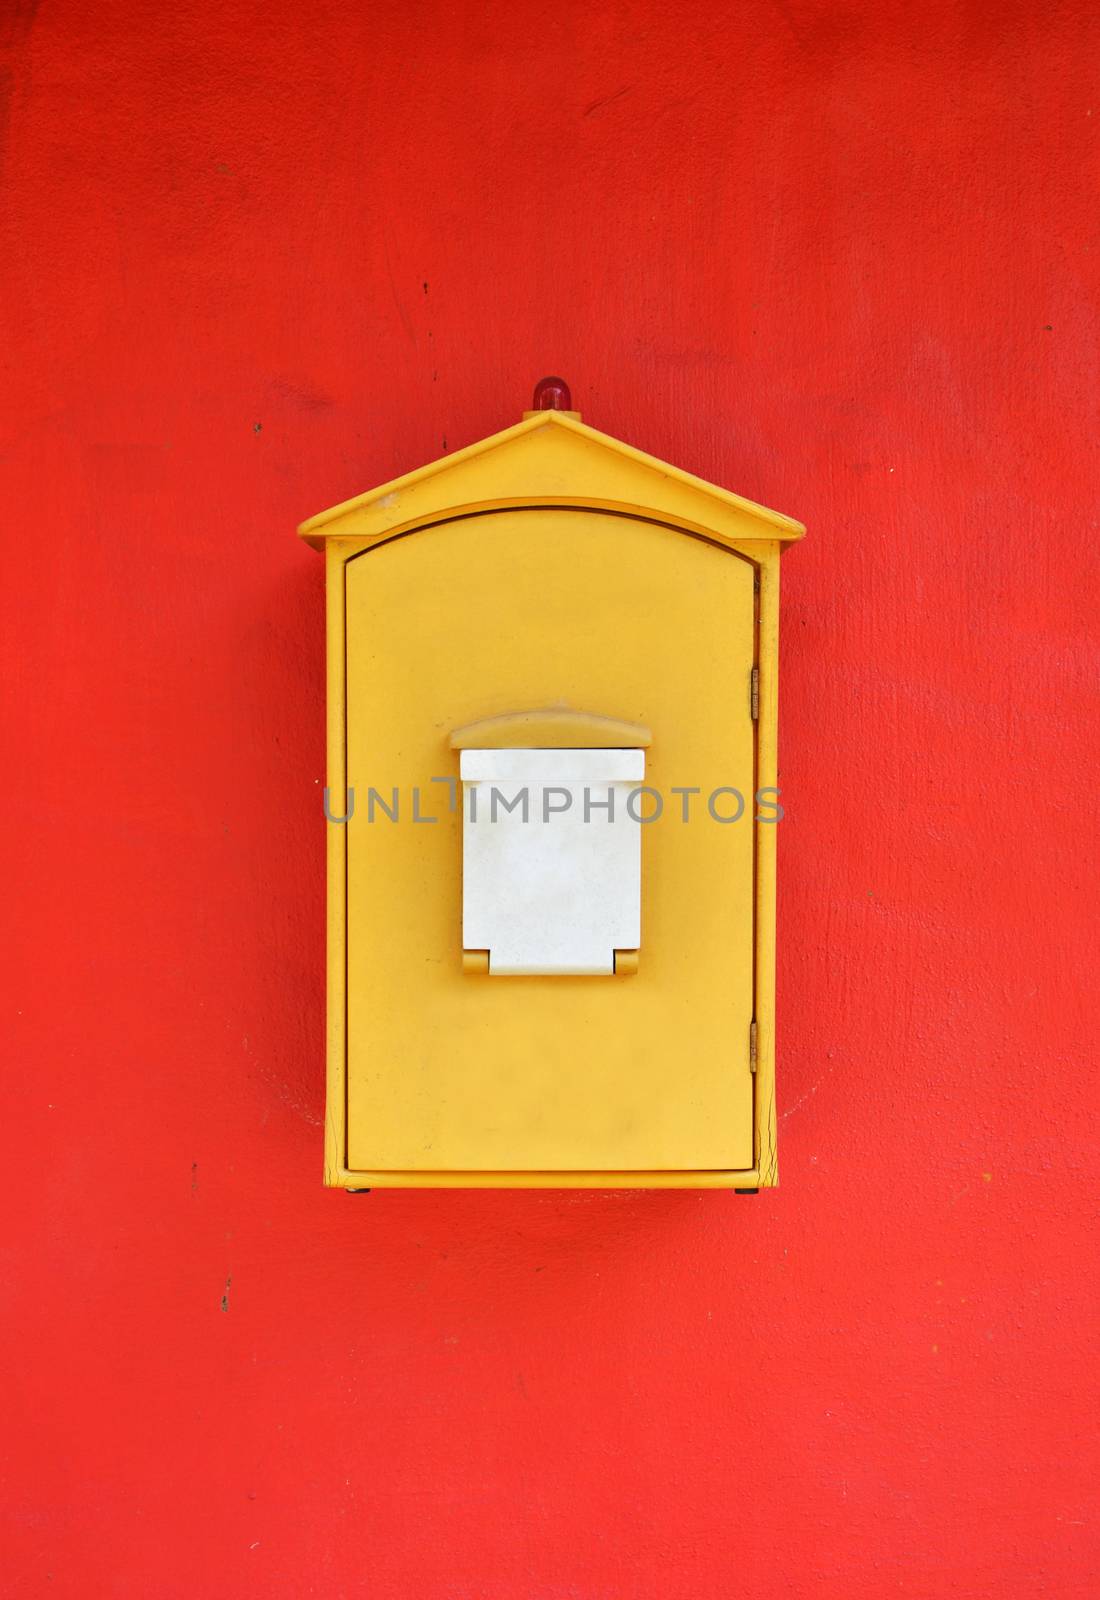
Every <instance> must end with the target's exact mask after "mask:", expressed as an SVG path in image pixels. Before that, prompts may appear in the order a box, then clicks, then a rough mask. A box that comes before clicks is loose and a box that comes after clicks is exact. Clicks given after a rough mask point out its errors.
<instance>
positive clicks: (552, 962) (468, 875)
mask: <svg viewBox="0 0 1100 1600" xmlns="http://www.w3.org/2000/svg"><path fill="white" fill-rule="evenodd" d="M460 771H461V777H462V802H463V824H462V943H463V946H464V947H465V950H466V951H467V952H473V951H488V970H489V974H490V975H494V974H495V975H497V976H520V975H524V974H527V975H543V976H549V975H568V974H578V975H600V974H606V975H610V974H612V973H614V971H615V969H616V951H619V952H627V951H629V952H636V951H637V950H638V947H639V945H640V943H641V867H642V858H641V830H640V826H639V823H638V818H639V817H640V816H642V815H644V813H643V811H642V805H643V803H644V798H643V797H640V796H639V797H635V796H634V794H633V791H634V790H635V789H637V788H638V786H639V785H640V784H642V783H643V782H644V779H645V751H644V750H641V749H637V750H634V749H615V750H597V749H578V750H549V749H515V748H510V749H502V750H477V749H473V750H471V749H465V750H463V751H462V752H461V764H460Z"/></svg>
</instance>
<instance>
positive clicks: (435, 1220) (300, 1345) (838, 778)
mask: <svg viewBox="0 0 1100 1600" xmlns="http://www.w3.org/2000/svg"><path fill="white" fill-rule="evenodd" d="M2 28H3V34H4V41H5V48H6V56H7V63H8V72H7V76H6V79H5V83H6V87H7V90H8V101H7V111H6V121H5V124H4V128H5V134H6V144H5V151H4V155H3V181H4V188H5V191H6V197H7V205H6V211H5V214H4V220H3V223H2V228H3V234H2V241H0V242H2V256H3V268H2V271H3V291H4V303H5V309H4V317H5V330H4V349H3V370H4V376H3V391H4V402H3V403H4V420H3V431H2V441H0V444H2V457H3V461H2V466H3V474H4V480H3V522H4V525H5V533H4V547H3V582H2V586H0V597H2V605H3V613H4V615H3V652H4V662H3V675H4V694H5V698H6V711H5V737H6V741H7V756H6V760H5V763H4V765H5V779H6V786H7V790H8V807H9V809H8V813H7V822H6V825H5V826H4V828H3V830H2V834H0V849H2V853H3V861H2V870H0V882H2V884H3V922H4V945H3V1012H4V1028H5V1042H4V1045H3V1089H2V1093H3V1101H4V1109H3V1119H4V1122H3V1125H4V1129H5V1135H6V1146H7V1151H6V1155H5V1157H4V1160H3V1164H2V1168H0V1175H2V1178H0V1181H2V1184H3V1197H2V1198H3V1217H4V1225H3V1231H4V1235H5V1244H4V1250H3V1258H2V1260H3V1265H2V1270H0V1283H2V1298H3V1304H4V1319H5V1340H6V1354H5V1356H4V1362H3V1372H4V1379H3V1396H4V1399H3V1407H2V1412H3V1422H2V1425H0V1435H2V1436H0V1477H2V1483H0V1491H2V1492H0V1516H2V1521H3V1535H2V1545H3V1555H2V1562H0V1593H2V1595H3V1596H4V1597H18V1600H22V1597H25V1596H40V1595H41V1596H57V1597H62V1596H65V1597H74V1600H100V1597H103V1600H112V1597H126V1600H131V1597H133V1600H160V1597H165V1600H174V1597H177V1596H178V1597H180V1600H184V1597H186V1600H194V1597H195V1596H199V1597H211V1600H222V1597H226V1600H229V1597H233V1600H237V1597H252V1596H254V1597H257V1600H283V1597H286V1600H298V1597H303V1596H308V1595H316V1596H320V1597H323V1600H339V1597H343V1596H349V1597H351V1596H369V1597H371V1600H619V1597H626V1596H629V1597H640V1600H698V1597H704V1600H710V1597H714V1600H722V1597H725V1596H734V1595H740V1594H746V1595H752V1596H753V1597H754V1600H803V1597H813V1600H833V1597H836V1596H841V1595H843V1596H849V1597H860V1600H864V1597H865V1600H878V1597H880V1596H888V1595H889V1596H893V1595H901V1596H907V1597H921V1600H925V1597H928V1600H939V1597H948V1596H951V1597H979V1596H980V1597H994V1596H995V1597H997V1600H1017V1597H1023V1596H1035V1595H1044V1596H1046V1595H1049V1596H1055V1597H1058V1600H1084V1597H1086V1596H1087V1597H1090V1600H1091V1597H1092V1596H1093V1595H1095V1594H1096V1592H1097V1581H1098V1565H1100V1561H1098V1545H1097V1535H1096V1508H1095V1500H1094V1499H1092V1498H1090V1480H1091V1475H1092V1469H1093V1468H1094V1467H1095V1465H1096V1461H1095V1454H1094V1433H1093V1426H1094V1418H1095V1402H1096V1391H1095V1377H1096V1370H1097V1355H1098V1351H1097V1346H1096V1340H1095V1330H1096V1321H1097V1319H1096V1312H1097V1303H1096V1284H1095V1277H1094V1275H1093V1262H1092V1258H1091V1254H1090V1245H1091V1244H1094V1242H1095V1240H1094V1236H1092V1235H1091V1234H1090V1220H1091V1204H1092V1198H1093V1197H1094V1195H1095V1186H1094V1183H1093V1179H1094V1177H1095V1167H1094V1164H1093V1161H1092V1155H1093V1150H1094V1137H1095V1128H1094V1121H1093V1113H1094V1112H1095V1104H1094V1096H1093V1090H1092V1076H1093V1066H1094V1059H1095V1054H1096V1047H1095V1027H1096V1012H1095V990H1096V976H1095V957H1096V951H1095V945H1092V946H1091V948H1090V936H1091V935H1093V934H1094V931H1095V930H1094V926H1093V912H1094V909H1095V901H1096V877H1095V857H1094V854H1093V848H1094V843H1095V828H1096V811H1095V801H1094V791H1095V778H1096V770H1095V757H1096V751H1097V743H1098V736H1097V723H1096V721H1095V720H1094V715H1095V701H1096V689H1097V677H1098V674H1097V667H1098V652H1097V647H1096V622H1097V595H1098V585H1097V576H1098V575H1097V560H1096V536H1095V529H1096V505H1097V468H1098V464H1100V463H1098V456H1097V449H1096V440H1097V437H1098V434H1097V417H1096V406H1095V401H1096V395H1097V364H1098V356H1097V352H1098V348H1100V345H1098V333H1100V327H1098V322H1100V317H1098V300H1097V295H1096V292H1095V291H1096V286H1097V263H1098V254H1100V225H1098V216H1100V206H1098V195H1100V182H1098V179H1100V170H1098V164H1097V140H1098V135H1100V88H1098V84H1097V64H1098V60H1100V56H1098V50H1100V23H1098V20H1097V13H1096V10H1095V7H1093V6H1091V5H1089V4H1086V3H1084V0H1080V3H1075V4H1057V3H1049V4H1044V5H1036V4H1032V3H1026V4H1025V3H1022V0H1010V3H1008V4H1005V3H1003V0H999V3H993V0H988V3H977V0H974V3H969V4H962V3H958V4H945V3H942V0H931V3H930V4H926V5H913V4H911V3H909V0H905V3H902V0H874V3H872V0H850V3H847V4H841V3H837V0H827V3H826V0H774V3H773V4H766V3H761V4H745V3H739V4H734V5H718V6H715V5H713V4H710V3H704V0H698V3H696V0H677V3H676V4H674V5H660V4H656V3H652V0H645V3H643V4H641V5H637V4H635V5H627V4H624V3H622V0H612V3H610V4H580V3H577V0H560V3H557V4H554V5H542V4H539V5H535V4H522V3H521V4H520V5H518V6H517V5H516V4H514V3H512V4H503V3H501V0H478V3H475V0H457V3H454V4H446V5H442V4H428V5H422V6H415V7H409V6H398V5H395V4H392V3H389V0H385V3H381V4H375V5H372V6H362V7H360V6H357V5H354V4H352V3H350V0H330V3H324V4H316V5H301V4H291V3H288V0H264V3H263V4H259V3H253V4H248V3H243V0H231V3H230V4H228V5H226V6H220V7H211V6H207V5H200V4H198V3H196V0H184V3H181V4H177V5H175V6H151V5H143V4H141V3H139V0H112V3H105V4H100V5H92V6H89V5H82V4H78V3H76V0H47V3H45V4H44V5H43V6H42V7H41V9H40V10H39V12H38V13H37V15H34V14H33V7H31V6H28V5H20V4H18V3H14V0H8V4H7V5H6V6H5V7H4V8H3V19H2ZM557 370H560V371H561V372H563V373H564V374H565V375H566V376H567V377H568V378H569V379H570V380H571V381H572V383H573V385H574V394H575V397H576V400H577V403H578V404H579V406H580V408H581V410H582V411H583V413H584V415H585V418H586V419H587V420H588V421H590V422H591V423H593V424H594V425H595V426H597V427H599V428H602V429H605V430H606V431H608V432H610V433H613V434H616V435H619V436H621V437H622V438H624V439H626V440H629V441H630V442H632V443H634V444H636V445H638V446H640V447H641V448H643V449H645V450H649V451H651V452H653V453H655V454H657V455H659V456H662V457H665V458H667V459H668V460H671V461H675V462H677V463H679V464H682V465H683V466H685V467H687V468H689V469H691V470H693V471H695V472H698V473H700V474H702V475H703V476H704V477H707V478H710V479H713V480H715V481H717V482H718V483H722V484H726V485H728V486H730V487H731V488H733V489H736V490H738V491H740V492H741V493H743V494H746V495H749V496H751V497H752V498H754V499H759V500H762V501H764V502H765V503H766V504H768V505H772V506H775V507H777V508H778V509H780V510H782V511H786V512H788V513H790V514H792V515H794V516H797V517H799V518H801V519H803V520H804V521H805V522H806V523H808V525H809V528H810V536H809V538H808V539H807V540H806V542H805V543H804V544H803V545H801V546H800V547H799V548H798V549H796V550H795V551H794V552H793V553H792V554H790V555H789V556H788V557H787V558H786V560H785V611H784V622H783V652H784V676H783V684H782V694H781V705H782V722H781V767H782V783H783V790H784V797H785V804H786V807H787V815H786V819H785V821H784V822H783V824H782V826H781V832H780V856H781V860H780V868H781V884H780V906H779V922H780V944H779V1018H780V1035H781V1036H780V1080H779V1081H780V1097H781V1098H780V1124H779V1127H780V1171H781V1178H782V1187H781V1188H780V1189H779V1190H778V1191H777V1192H775V1193H769V1194H761V1195H759V1196H758V1197H757V1198H755V1199H740V1198H734V1197H733V1196H730V1195H726V1194H720V1193H702V1194H693V1193H650V1194H645V1193H566V1194H560V1193H534V1194H531V1193H498V1194H493V1193H442V1194H438V1193H405V1194H403V1193H392V1192H391V1193H376V1194H374V1195H373V1196H370V1197H369V1198H368V1197H361V1198H354V1197H349V1196H346V1195H343V1194H340V1193H336V1192H327V1191H324V1190H323V1189H322V1187H321V1177H320V1175H321V1115H322V1045H323V985H322V976H323V959H324V957H323V943H324V871H323V855H324V828H325V825H324V823H323V821H322V814H321V785H322V783H323V729H324V707H323V609H322V571H321V569H322V563H321V561H320V560H319V558H318V557H317V556H316V555H315V554H313V553H312V552H311V551H309V550H308V549H307V548H305V547H304V546H303V545H302V544H301V543H300V542H299V541H298V540H297V539H296V538H295V536H294V529H295V525H296V523H297V522H298V521H299V520H301V519H302V518H304V517H306V516H308V515H309V514H311V513H313V512H316V511H319V510H321V509H322V508H324V507H326V506H328V505H331V504H333V503H334V502H336V501H339V500H342V499H344V498H346V497H347V496H350V495H352V494H355V493H357V492H359V491H362V490H364V489H367V488H369V487H370V486H372V485H374V484H376V483H378V482H380V481H382V480H384V479H386V478H388V477H390V476H392V475H394V474H396V473H399V472H402V471H404V470H407V469H410V468H413V467H415V466H418V465H420V464H421V463H423V462H425V461H428V460H431V459H433V458H434V457H436V456H438V455H439V454H440V453H441V452H443V451H445V450H449V449H454V448H456V447H459V446H462V445H465V444H468V443H470V442H471V441H473V440H475V439H477V438H479V437H480V436H482V435H484V434H487V433H490V432H492V431H494V430H496V429H498V428H500V427H503V426H506V425H508V424H510V423H511V422H512V421H514V420H516V419H517V418H518V415H519V413H520V410H521V409H522V407H523V406H524V404H525V403H527V401H528V394H529V390H530V386H531V384H532V382H533V380H534V379H535V378H537V377H539V376H540V375H541V374H542V373H544V372H546V371H557ZM1090 768H1091V771H1090ZM670 1070H672V1071H674V1070H675V1064H674V1063H670Z"/></svg>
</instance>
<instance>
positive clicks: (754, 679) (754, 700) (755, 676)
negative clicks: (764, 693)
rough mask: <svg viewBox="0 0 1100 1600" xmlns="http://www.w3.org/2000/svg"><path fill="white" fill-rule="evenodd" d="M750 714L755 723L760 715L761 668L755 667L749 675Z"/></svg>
mask: <svg viewBox="0 0 1100 1600" xmlns="http://www.w3.org/2000/svg"><path fill="white" fill-rule="evenodd" d="M749 712H750V715H751V716H752V720H753V721H754V722H755V721H756V719H757V717H759V715H760V668H759V667H753V669H752V672H751V673H750V674H749Z"/></svg>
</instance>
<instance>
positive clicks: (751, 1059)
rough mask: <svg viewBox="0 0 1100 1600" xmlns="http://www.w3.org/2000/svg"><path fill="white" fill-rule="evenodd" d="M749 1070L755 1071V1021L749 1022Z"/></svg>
mask: <svg viewBox="0 0 1100 1600" xmlns="http://www.w3.org/2000/svg"><path fill="white" fill-rule="evenodd" d="M749 1071H750V1072H755V1071H756V1023H755V1022H750V1023H749Z"/></svg>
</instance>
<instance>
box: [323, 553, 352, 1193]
mask: <svg viewBox="0 0 1100 1600" xmlns="http://www.w3.org/2000/svg"><path fill="white" fill-rule="evenodd" d="M346 560H347V546H346V545H345V544H343V543H341V542H340V541H337V540H335V539H333V540H330V541H329V543H328V545H327V546H326V548H325V615H326V622H325V628H326V645H325V648H326V684H325V690H326V702H325V703H326V712H325V722H326V731H327V756H326V761H327V770H326V778H325V783H326V799H327V805H326V813H327V815H328V816H329V817H344V816H346V815H347V811H348V806H347V777H346V773H347V751H346V748H345V738H346V733H345V708H346V702H347V689H346V672H347V657H346V649H345V635H344V583H345V577H346ZM326 832H327V850H326V868H327V937H326V956H325V961H326V968H325V971H326V980H325V991H326V993H325V1062H326V1069H325V1167H324V1177H325V1183H326V1184H328V1185H330V1186H331V1187H336V1188H343V1187H345V1186H346V1184H347V1181H348V1174H347V1170H346V1163H347V837H346V833H347V830H346V827H345V826H344V825H342V824H337V823H333V822H331V821H330V822H326Z"/></svg>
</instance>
